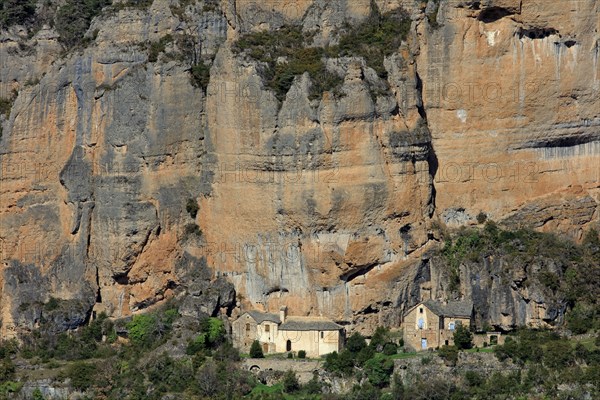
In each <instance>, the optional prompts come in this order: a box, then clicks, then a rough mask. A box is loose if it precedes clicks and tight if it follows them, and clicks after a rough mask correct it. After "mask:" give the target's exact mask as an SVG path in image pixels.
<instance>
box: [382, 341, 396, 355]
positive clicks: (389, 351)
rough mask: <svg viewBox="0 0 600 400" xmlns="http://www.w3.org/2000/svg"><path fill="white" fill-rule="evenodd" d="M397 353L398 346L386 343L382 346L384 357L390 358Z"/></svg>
mask: <svg viewBox="0 0 600 400" xmlns="http://www.w3.org/2000/svg"><path fill="white" fill-rule="evenodd" d="M397 353H398V345H397V344H396V343H391V342H388V343H386V344H385V345H384V346H383V354H385V355H386V356H392V355H394V354H397Z"/></svg>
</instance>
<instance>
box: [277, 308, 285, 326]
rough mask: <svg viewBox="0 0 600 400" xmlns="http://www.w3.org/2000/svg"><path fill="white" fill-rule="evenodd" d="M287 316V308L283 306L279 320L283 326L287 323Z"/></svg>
mask: <svg viewBox="0 0 600 400" xmlns="http://www.w3.org/2000/svg"><path fill="white" fill-rule="evenodd" d="M286 316H287V307H286V306H283V307H281V308H280V309H279V319H280V320H281V323H282V324H283V323H284V322H285V317H286Z"/></svg>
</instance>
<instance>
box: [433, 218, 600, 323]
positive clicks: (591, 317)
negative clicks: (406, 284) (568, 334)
mask: <svg viewBox="0 0 600 400" xmlns="http://www.w3.org/2000/svg"><path fill="white" fill-rule="evenodd" d="M442 238H443V240H444V247H443V249H442V256H443V259H444V261H445V263H446V265H447V267H448V271H449V277H450V282H449V285H450V289H451V290H452V291H454V292H458V291H459V287H460V278H459V269H460V267H461V265H463V264H465V263H478V264H481V263H484V262H486V260H490V259H501V260H503V265H505V267H504V268H505V271H504V273H506V274H507V276H508V275H510V273H511V272H512V271H511V270H512V269H515V268H517V267H525V268H527V266H532V265H540V268H535V269H534V268H531V267H530V268H527V275H526V276H525V277H524V278H523V281H522V282H520V284H521V285H525V286H527V285H537V286H539V287H541V288H544V290H545V291H546V292H547V293H548V294H549V296H550V297H551V298H554V299H555V300H556V301H557V302H558V303H564V304H566V305H567V308H568V312H567V314H566V321H567V327H568V328H569V329H571V330H572V331H573V332H574V333H585V332H587V331H590V330H592V329H599V328H600V322H599V321H600V318H599V317H600V300H599V299H600V237H599V235H598V232H597V231H595V230H593V229H592V230H590V231H588V232H587V233H586V235H585V236H584V238H583V241H582V243H581V244H580V245H577V244H575V243H574V242H573V241H571V240H569V239H567V238H563V237H558V236H557V235H554V234H551V233H540V232H536V231H533V230H531V229H524V228H523V229H518V230H514V231H511V230H505V229H501V228H500V227H499V226H498V225H496V224H495V223H494V222H492V221H488V222H486V224H485V226H484V228H483V229H477V228H462V229H460V230H458V231H457V232H454V233H450V232H442Z"/></svg>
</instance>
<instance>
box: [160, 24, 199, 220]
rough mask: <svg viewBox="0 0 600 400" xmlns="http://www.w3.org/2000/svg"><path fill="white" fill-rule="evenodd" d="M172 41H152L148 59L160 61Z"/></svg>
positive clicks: (165, 38)
mask: <svg viewBox="0 0 600 400" xmlns="http://www.w3.org/2000/svg"><path fill="white" fill-rule="evenodd" d="M172 41H173V36H171V35H168V34H167V35H165V36H163V37H161V38H160V39H159V40H158V41H156V42H152V43H150V45H149V46H148V61H149V62H152V63H153V62H156V61H158V56H159V55H160V53H163V52H164V51H165V48H166V47H167V44H168V43H171V42H172ZM190 200H192V199H188V203H189V201H190ZM196 206H197V204H196ZM196 211H197V210H196ZM188 212H189V210H188ZM193 218H196V217H193Z"/></svg>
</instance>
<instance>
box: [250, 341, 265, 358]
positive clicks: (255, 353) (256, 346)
mask: <svg viewBox="0 0 600 400" xmlns="http://www.w3.org/2000/svg"><path fill="white" fill-rule="evenodd" d="M250 357H251V358H265V355H264V354H263V350H262V347H261V346H260V343H259V342H258V340H255V341H254V342H252V346H250Z"/></svg>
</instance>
